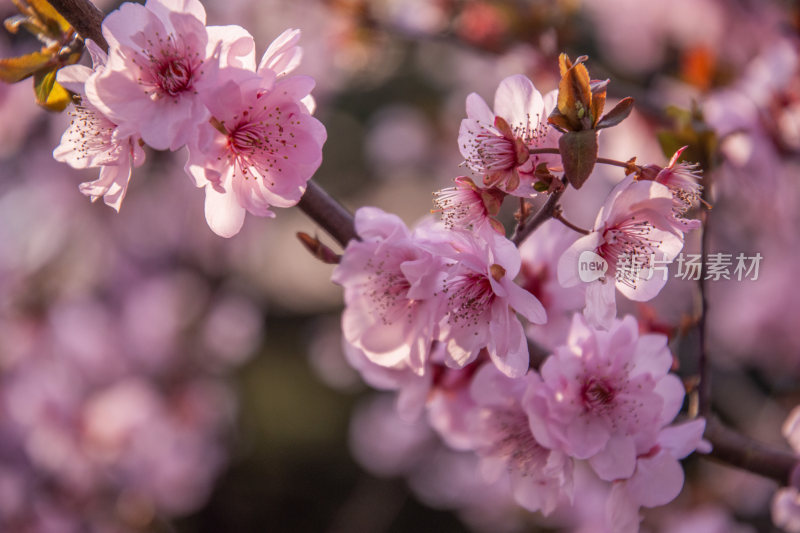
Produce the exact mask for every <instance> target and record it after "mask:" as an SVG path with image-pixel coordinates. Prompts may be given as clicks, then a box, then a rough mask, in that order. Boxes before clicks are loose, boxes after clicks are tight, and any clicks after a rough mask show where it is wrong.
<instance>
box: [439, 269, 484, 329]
mask: <svg viewBox="0 0 800 533" xmlns="http://www.w3.org/2000/svg"><path fill="white" fill-rule="evenodd" d="M444 292H446V293H447V294H448V298H447V302H448V307H449V308H450V314H449V318H448V319H449V321H450V322H451V323H454V324H457V325H459V322H460V323H461V324H460V325H461V326H470V325H472V326H476V325H477V324H478V321H479V320H480V319H481V317H482V316H483V315H484V314H485V313H486V312H487V311H488V310H489V308H490V307H491V305H492V302H493V301H494V298H495V294H494V291H493V290H492V284H491V282H490V281H489V279H488V278H487V277H486V276H485V275H482V274H478V273H476V272H472V273H469V274H462V275H460V276H454V277H453V279H452V280H450V282H449V284H448V285H447V286H446V287H445V291H444Z"/></svg>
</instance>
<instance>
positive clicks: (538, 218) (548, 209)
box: [511, 179, 567, 246]
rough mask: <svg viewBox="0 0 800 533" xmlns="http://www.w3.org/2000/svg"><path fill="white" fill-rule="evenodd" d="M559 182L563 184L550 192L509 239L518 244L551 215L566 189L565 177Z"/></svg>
mask: <svg viewBox="0 0 800 533" xmlns="http://www.w3.org/2000/svg"><path fill="white" fill-rule="evenodd" d="M561 182H562V184H563V185H564V186H563V187H562V188H561V189H559V190H557V191H555V192H553V193H552V194H550V198H548V199H547V201H546V202H545V203H544V205H543V206H542V208H541V209H539V211H537V213H536V214H535V215H533V217H531V219H530V220H529V221H528V222H527V223H526V224H525V226H523V227H522V228H521V229H520V230H519V231H515V232H514V235H513V236H512V237H511V240H512V241H513V242H514V244H516V245H517V246H519V245H520V243H522V241H524V240H525V238H526V237H527V236H528V235H530V234H531V233H533V231H534V230H535V229H536V228H538V227H539V226H541V225H542V224H543V223H544V222H545V221H546V220H547V219H549V218H550V217H552V216H553V212H554V211H555V209H556V205H558V200H559V199H560V198H561V195H562V194H564V191H566V190H567V183H566V179H562V180H561Z"/></svg>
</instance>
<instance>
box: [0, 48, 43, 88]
mask: <svg viewBox="0 0 800 533" xmlns="http://www.w3.org/2000/svg"><path fill="white" fill-rule="evenodd" d="M52 59H53V56H52V55H50V54H43V53H42V52H33V53H31V54H25V55H24V56H19V57H9V58H8V59H0V80H2V81H4V82H6V83H17V82H18V81H21V80H24V79H25V78H27V77H28V76H30V75H32V74H33V73H34V72H36V71H37V70H40V69H42V68H44V67H45V66H47V64H48V63H49V62H50V61H51V60H52Z"/></svg>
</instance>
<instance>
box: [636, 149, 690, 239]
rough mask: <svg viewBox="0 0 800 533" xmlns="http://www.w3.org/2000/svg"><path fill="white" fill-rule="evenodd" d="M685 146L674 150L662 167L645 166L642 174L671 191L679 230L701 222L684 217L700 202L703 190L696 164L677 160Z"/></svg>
mask: <svg viewBox="0 0 800 533" xmlns="http://www.w3.org/2000/svg"><path fill="white" fill-rule="evenodd" d="M687 148H688V146H684V147H683V148H680V149H679V150H678V151H677V152H675V153H674V154H673V155H672V157H671V158H670V160H669V164H667V166H666V167H664V168H661V167H658V166H655V165H648V166H646V167H645V172H644V175H643V177H644V178H645V179H650V178H652V179H653V180H654V181H656V182H657V183H661V184H662V185H666V187H667V188H668V189H669V190H670V192H672V216H673V220H674V222H675V224H676V225H677V226H678V229H680V230H681V231H689V230H692V229H696V228H699V227H700V224H701V222H700V221H699V220H693V219H687V218H686V213H687V212H688V211H689V210H690V209H692V208H693V207H697V205H698V204H699V203H700V201H701V199H702V198H701V193H702V191H703V186H702V185H700V180H702V179H703V178H702V175H701V173H702V171H701V170H699V169H698V165H697V164H696V163H686V162H680V163H679V162H678V160H679V159H680V157H681V155H682V154H683V152H684V151H685V150H686V149H687ZM650 174H654V176H651V175H650Z"/></svg>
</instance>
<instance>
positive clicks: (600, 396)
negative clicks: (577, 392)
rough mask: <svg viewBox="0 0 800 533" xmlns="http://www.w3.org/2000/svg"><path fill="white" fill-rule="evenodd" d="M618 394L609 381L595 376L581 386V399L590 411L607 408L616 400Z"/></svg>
mask: <svg viewBox="0 0 800 533" xmlns="http://www.w3.org/2000/svg"><path fill="white" fill-rule="evenodd" d="M616 394H617V393H616V390H614V388H613V387H612V386H611V385H610V384H609V383H606V382H605V381H603V380H599V379H597V378H593V377H592V378H589V379H588V380H587V381H586V382H584V383H583V385H582V386H581V400H583V405H584V406H585V407H586V408H587V409H588V410H590V411H594V410H597V409H604V408H606V407H607V406H609V404H611V403H612V402H613V401H614V398H615V396H616Z"/></svg>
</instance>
